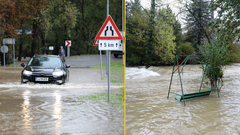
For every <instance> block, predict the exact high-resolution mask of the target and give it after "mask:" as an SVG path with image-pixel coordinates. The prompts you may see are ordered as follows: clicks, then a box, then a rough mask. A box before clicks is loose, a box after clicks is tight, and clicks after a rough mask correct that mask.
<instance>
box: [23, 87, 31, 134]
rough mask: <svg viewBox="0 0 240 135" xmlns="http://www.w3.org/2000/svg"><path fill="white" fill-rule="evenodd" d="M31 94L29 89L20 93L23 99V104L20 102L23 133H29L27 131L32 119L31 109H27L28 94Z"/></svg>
mask: <svg viewBox="0 0 240 135" xmlns="http://www.w3.org/2000/svg"><path fill="white" fill-rule="evenodd" d="M30 94H31V91H30V90H25V91H24V92H23V94H22V97H23V99H24V101H23V104H22V116H21V117H22V123H23V129H24V134H29V132H28V131H30V130H32V127H31V125H32V119H33V114H32V111H31V110H29V106H30V99H29V97H30V96H29V95H30Z"/></svg>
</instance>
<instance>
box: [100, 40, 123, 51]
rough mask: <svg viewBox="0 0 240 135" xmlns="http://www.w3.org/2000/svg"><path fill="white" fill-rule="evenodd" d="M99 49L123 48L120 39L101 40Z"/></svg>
mask: <svg viewBox="0 0 240 135" xmlns="http://www.w3.org/2000/svg"><path fill="white" fill-rule="evenodd" d="M98 50H120V51H121V50H122V44H121V41H120V40H99V45H98Z"/></svg>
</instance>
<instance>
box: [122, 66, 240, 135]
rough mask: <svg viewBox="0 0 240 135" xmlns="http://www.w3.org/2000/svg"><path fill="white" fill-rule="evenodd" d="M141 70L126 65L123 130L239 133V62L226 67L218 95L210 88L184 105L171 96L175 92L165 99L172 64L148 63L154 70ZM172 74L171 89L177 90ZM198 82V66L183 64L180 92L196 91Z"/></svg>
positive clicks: (150, 133) (216, 134)
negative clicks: (124, 124)
mask: <svg viewBox="0 0 240 135" xmlns="http://www.w3.org/2000/svg"><path fill="white" fill-rule="evenodd" d="M145 71H146V70H142V69H141V70H140V69H138V70H137V69H136V68H127V77H126V78H127V134H131V135H141V134H142V135H155V134H156V135H157V134H182V135H186V134H208V135H220V134H222V135H225V134H236V135H237V134H240V116H239V115H240V98H239V96H240V91H239V88H240V72H239V71H240V64H235V65H229V66H227V67H226V71H225V78H224V86H223V87H222V89H221V91H220V93H219V94H220V97H218V96H217V92H216V91H213V92H211V94H210V95H209V96H205V97H200V98H195V99H192V100H187V101H186V107H184V104H183V102H179V101H177V100H175V97H177V95H174V94H170V97H169V99H167V94H168V88H169V83H170V78H171V72H172V66H166V67H151V68H150V70H149V71H151V72H154V73H155V74H153V73H150V72H145ZM134 72H137V73H136V74H134ZM141 72H142V74H141ZM174 77H175V79H173V84H172V89H171V90H172V91H173V92H177V93H181V91H180V90H179V88H180V86H178V87H177V85H178V83H177V76H174ZM200 82H201V69H200V68H199V66H198V65H187V66H186V68H184V73H183V88H184V90H185V91H184V92H185V93H188V92H197V91H198V90H199V86H200Z"/></svg>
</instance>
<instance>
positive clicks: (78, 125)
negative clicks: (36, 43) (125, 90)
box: [0, 57, 123, 135]
mask: <svg viewBox="0 0 240 135" xmlns="http://www.w3.org/2000/svg"><path fill="white" fill-rule="evenodd" d="M74 59H75V60H74V62H76V61H77V60H76V58H74ZM85 59H87V58H85ZM98 59H99V57H98ZM67 61H68V59H67ZM69 61H70V60H69ZM90 62H91V61H90ZM25 63H26V62H25ZM70 65H71V63H70ZM97 65H98V63H97ZM74 66H75V67H76V66H77V65H74ZM21 70H22V68H21V67H17V68H16V69H15V70H14V69H13V68H12V67H7V68H6V70H4V69H3V67H0V135H2V134H3V135H32V134H43V135H60V134H69V135H86V134H89V135H98V134H101V135H103V134H104V135H105V134H106V135H109V134H114V135H115V134H116V135H122V134H123V109H122V110H117V109H116V108H114V106H113V103H108V102H107V101H81V100H78V97H79V96H82V95H91V94H93V93H95V92H98V93H106V92H107V81H106V79H103V80H101V74H100V70H99V69H89V68H84V67H82V68H69V70H70V80H69V83H67V84H64V85H54V84H31V83H30V84H20V73H21ZM119 87H123V85H122V86H119V85H117V84H111V90H112V91H111V92H113V91H114V90H115V89H117V88H119Z"/></svg>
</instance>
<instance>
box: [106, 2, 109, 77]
mask: <svg viewBox="0 0 240 135" xmlns="http://www.w3.org/2000/svg"><path fill="white" fill-rule="evenodd" d="M108 15H109V0H107V17H108ZM107 61H108V51H106V74H108V62H107Z"/></svg>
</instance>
